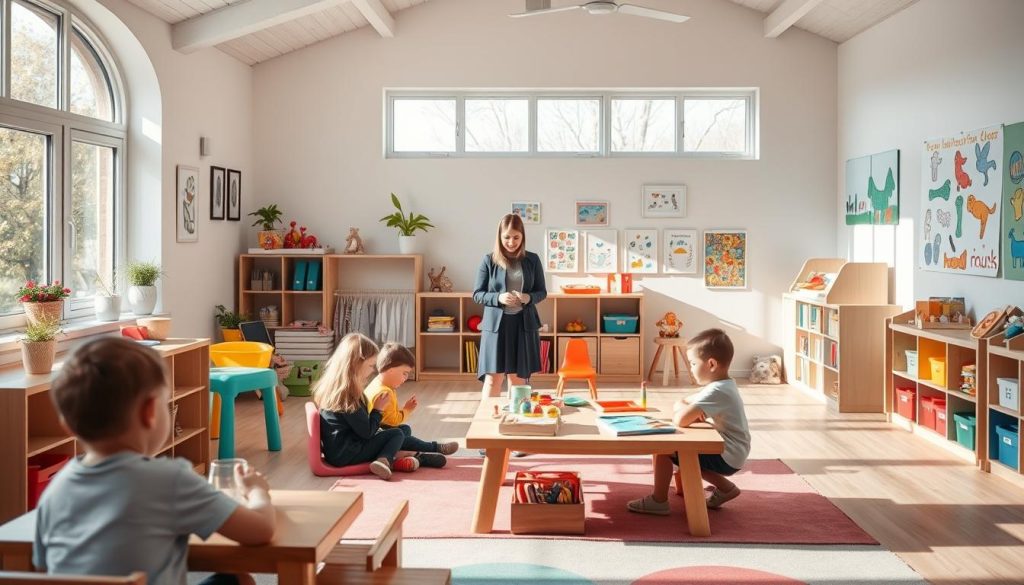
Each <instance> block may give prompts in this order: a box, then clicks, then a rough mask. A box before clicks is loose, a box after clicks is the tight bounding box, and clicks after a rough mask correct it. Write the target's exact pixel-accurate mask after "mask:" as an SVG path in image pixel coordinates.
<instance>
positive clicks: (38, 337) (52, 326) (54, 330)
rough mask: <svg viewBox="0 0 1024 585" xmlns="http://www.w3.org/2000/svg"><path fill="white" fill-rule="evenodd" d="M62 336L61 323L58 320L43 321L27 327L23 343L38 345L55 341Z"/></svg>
mask: <svg viewBox="0 0 1024 585" xmlns="http://www.w3.org/2000/svg"><path fill="white" fill-rule="evenodd" d="M59 334H60V321H59V320H57V319H49V320H46V319H44V320H41V321H35V322H32V323H29V324H28V325H26V326H25V337H24V339H23V341H28V342H30V343H37V342H40V341H53V340H54V339H57V335H59Z"/></svg>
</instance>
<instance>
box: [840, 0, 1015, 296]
mask: <svg viewBox="0 0 1024 585" xmlns="http://www.w3.org/2000/svg"><path fill="white" fill-rule="evenodd" d="M1022 24H1024V2H1020V1H1019V0H976V1H972V2H962V1H960V0H921V1H920V2H917V3H916V4H914V5H912V6H911V7H909V8H907V9H906V10H903V11H902V12H900V13H898V14H896V15H895V16H893V17H892V18H889V19H888V20H886V21H884V22H882V23H881V24H879V25H877V26H875V27H874V28H872V29H870V30H868V31H866V32H864V33H862V34H860V35H858V36H856V37H854V38H853V39H851V40H849V41H847V42H845V43H843V44H842V45H840V47H839V156H838V159H837V163H838V164H837V169H838V172H837V175H838V176H837V181H836V192H837V197H836V200H837V201H839V200H841V199H843V197H844V196H843V191H844V180H845V179H844V166H845V162H844V161H846V160H847V159H850V158H854V157H859V156H863V155H867V154H872V153H875V152H880V151H884V150H889V149H893V148H898V149H900V157H901V160H900V217H901V221H900V225H899V226H898V227H896V228H893V227H878V228H874V229H873V230H872V228H870V227H861V228H859V229H858V230H856V231H853V230H851V229H849V228H848V227H847V226H846V225H844V218H843V214H842V209H838V210H837V214H836V223H837V226H838V227H837V232H838V242H839V249H840V250H841V251H843V252H845V253H846V254H848V255H849V257H851V258H858V259H860V258H863V259H871V257H872V256H874V258H876V259H877V260H879V261H887V262H889V263H890V265H894V266H895V267H896V268H895V284H896V287H895V295H894V298H895V302H898V303H900V304H903V305H904V306H910V304H911V303H912V302H913V301H914V299H916V298H925V297H929V296H963V297H965V298H966V299H967V304H968V309H972V308H973V310H974V313H975V314H976V315H984V314H985V313H986V312H988V311H989V310H991V309H993V308H995V307H996V306H1001V305H1005V304H1007V303H1011V302H1012V303H1016V304H1020V300H1019V296H1020V292H1021V285H1020V283H1019V282H1014V281H1008V280H1003V279H1002V278H984V277H978V276H962V275H950V274H941V273H937V272H927V271H923V270H920V269H919V268H918V267H917V266H916V260H915V250H916V249H915V248H914V246H915V245H916V242H917V236H916V235H915V234H916V233H917V230H918V225H917V224H918V223H920V218H919V216H918V214H919V210H920V207H921V164H922V161H921V152H922V150H923V142H924V141H925V140H926V139H931V138H941V137H944V136H949V135H952V134H956V133H958V132H960V131H962V130H974V129H977V128H982V127H985V126H990V125H992V124H998V123H1013V122H1019V121H1021V120H1024V100H1022V96H1024V75H1022V74H1021V71H1022V57H1024V35H1022V34H1021V30H1022V29H1021V26H1022Z"/></svg>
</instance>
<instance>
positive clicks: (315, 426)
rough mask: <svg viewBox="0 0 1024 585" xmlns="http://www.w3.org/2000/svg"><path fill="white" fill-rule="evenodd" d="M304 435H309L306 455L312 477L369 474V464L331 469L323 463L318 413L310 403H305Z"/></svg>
mask: <svg viewBox="0 0 1024 585" xmlns="http://www.w3.org/2000/svg"><path fill="white" fill-rule="evenodd" d="M306 433H307V434H308V435H309V443H308V444H307V445H306V455H307V458H308V459H309V470H310V471H312V472H313V475H317V476H320V477H336V476H341V475H367V474H369V473H370V464H369V463H357V464H355V465H346V466H344V467H333V466H331V465H328V464H327V463H326V462H324V458H323V456H322V455H321V454H320V411H319V410H317V409H316V405H315V404H313V403H312V402H307V403H306Z"/></svg>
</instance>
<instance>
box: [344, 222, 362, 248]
mask: <svg viewBox="0 0 1024 585" xmlns="http://www.w3.org/2000/svg"><path fill="white" fill-rule="evenodd" d="M345 253H346V254H365V253H366V250H364V249H363V239H362V238H360V237H359V228H354V227H350V228H348V237H347V238H345Z"/></svg>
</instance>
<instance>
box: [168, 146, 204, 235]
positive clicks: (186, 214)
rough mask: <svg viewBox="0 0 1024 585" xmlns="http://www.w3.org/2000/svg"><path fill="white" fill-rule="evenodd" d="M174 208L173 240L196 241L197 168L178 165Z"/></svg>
mask: <svg viewBox="0 0 1024 585" xmlns="http://www.w3.org/2000/svg"><path fill="white" fill-rule="evenodd" d="M175 185H176V187H175V194H174V208H175V210H176V213H177V228H176V229H175V240H176V241H178V242H198V241H199V230H198V224H197V222H196V220H197V219H198V218H197V217H196V208H197V207H198V201H197V200H198V199H199V169H197V168H195V167H189V166H185V165H178V172H177V177H176V182H175Z"/></svg>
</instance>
